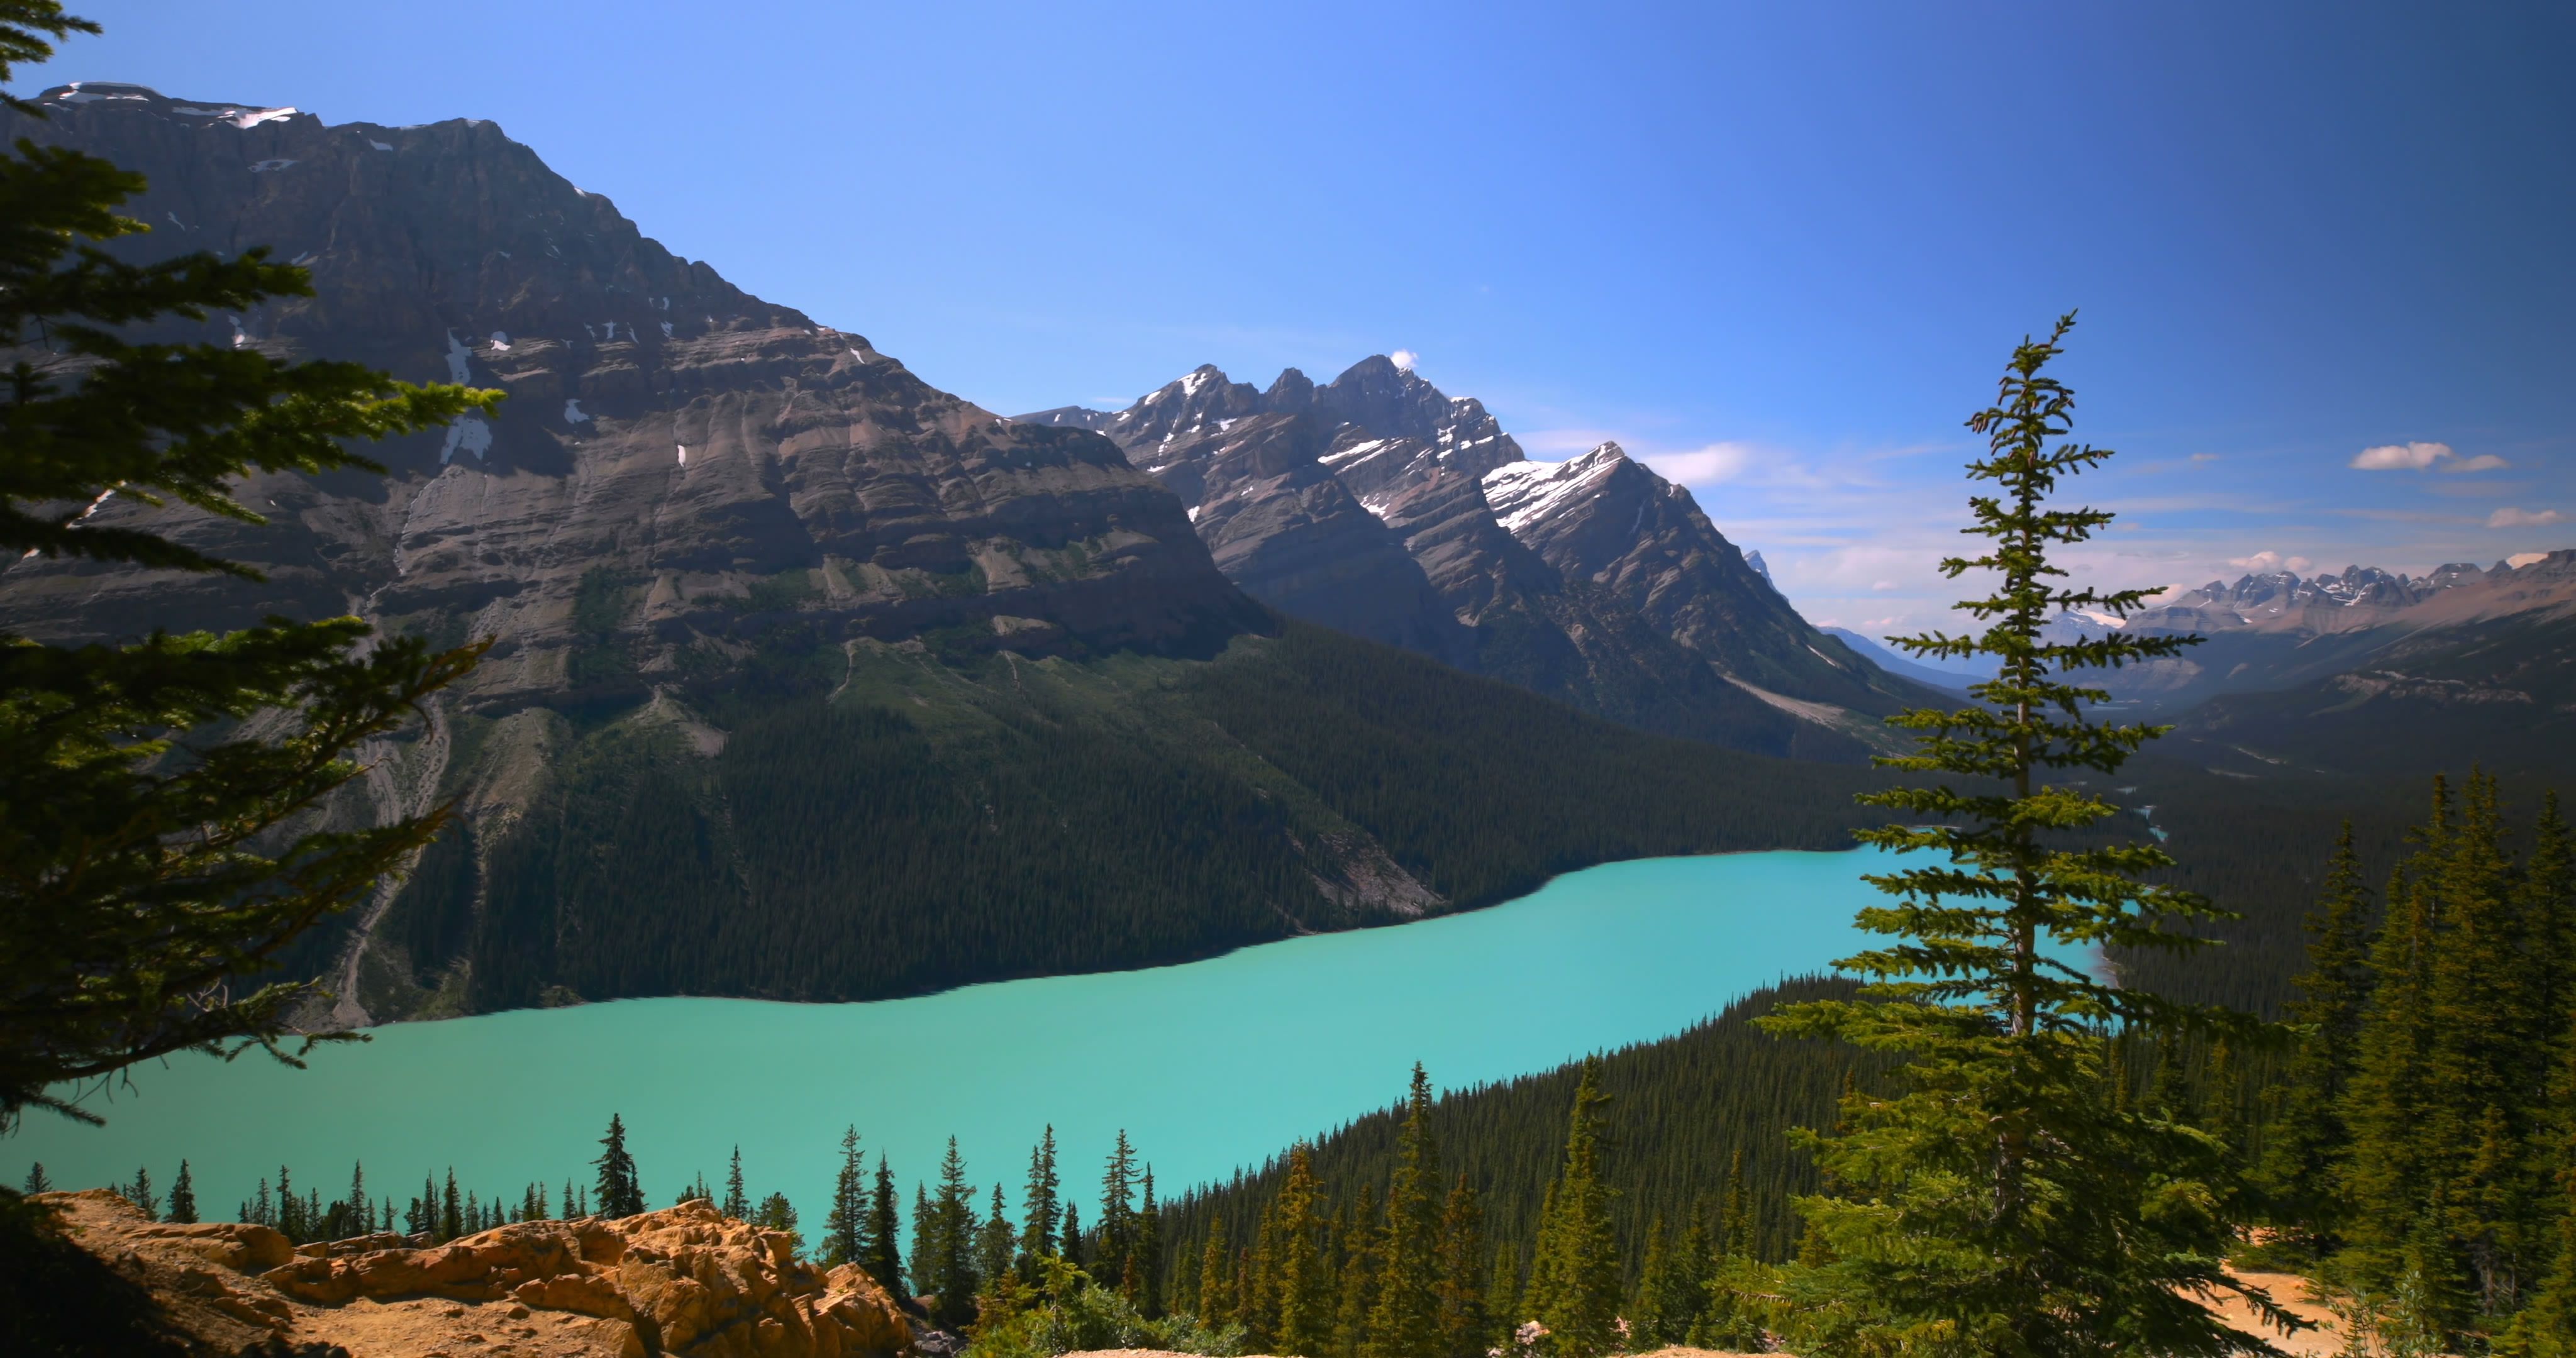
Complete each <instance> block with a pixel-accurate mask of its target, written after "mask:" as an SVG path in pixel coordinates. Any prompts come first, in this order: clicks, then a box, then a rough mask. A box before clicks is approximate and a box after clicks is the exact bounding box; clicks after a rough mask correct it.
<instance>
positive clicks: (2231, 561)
mask: <svg viewBox="0 0 2576 1358" xmlns="http://www.w3.org/2000/svg"><path fill="white" fill-rule="evenodd" d="M2227 564H2228V565H2231V566H2234V567H2235V568H2237V569H2238V570H2245V571H2261V572H2270V571H2283V570H2286V571H2296V572H2298V573H2300V574H2302V575H2304V574H2306V573H2307V569H2308V567H2310V566H2313V565H2315V564H2317V563H2315V562H2313V561H2310V560H2309V559H2307V558H2306V557H2304V556H2283V555H2281V554H2280V553H2279V552H2256V553H2255V554H2254V555H2252V556H2231V557H2229V558H2227Z"/></svg>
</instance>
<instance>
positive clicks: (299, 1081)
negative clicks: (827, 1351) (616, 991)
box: [0, 850, 1888, 1239]
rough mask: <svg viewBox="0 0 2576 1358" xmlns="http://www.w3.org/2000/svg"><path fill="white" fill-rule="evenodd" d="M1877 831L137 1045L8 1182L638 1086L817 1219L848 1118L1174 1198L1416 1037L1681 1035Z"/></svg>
mask: <svg viewBox="0 0 2576 1358" xmlns="http://www.w3.org/2000/svg"><path fill="white" fill-rule="evenodd" d="M1887 861H1888V860H1886V859H1885V858H1883V857H1882V856H1881V855H1879V854H1878V853H1877V852H1876V851H1874V850H1855V851H1851V852H1845V853H1791V852H1779V853H1756V854H1731V855H1720V856H1713V857H1698V858H1658V859H1644V860H1639V861H1634V862H1627V863H1612V864H1606V865H1603V866H1600V867H1595V868H1590V869H1586V870H1584V871H1581V872H1575V873H1569V874H1567V875H1565V876H1563V877H1559V878H1557V879H1555V880H1554V881H1551V882H1549V883H1548V884H1547V885H1546V886H1544V887H1542V888H1540V889H1539V890H1538V891H1536V892H1533V893H1532V894H1530V895H1528V896H1524V897H1521V898H1519V899H1517V900H1513V901H1510V902H1507V903H1504V904H1502V905H1497V906H1494V907H1491V908H1489V909H1485V910H1478V911H1471V912H1469V913H1466V914H1461V915H1455V916H1449V917H1446V918H1441V919H1434V920H1427V921H1423V922H1421V923H1416V924H1406V925H1401V926H1396V927H1391V928H1381V929H1369V930H1362V931H1357V932H1352V933H1340V934H1326V935H1318V936H1314V937H1307V938H1298V939H1291V940H1288V941H1285V942H1280V943H1271V944H1265V945H1263V946H1260V947H1253V948H1245V949H1242V950H1240V951H1237V952H1233V953H1229V954H1227V955H1225V956H1222V957H1216V958H1211V959H1208V960H1206V961H1200V962H1191V963H1186V964H1183V965H1178V966H1168V967H1155V968H1149V969H1146V970H1141V971H1123V972H1108V973H1101V974H1096V975H1087V976H1062V977H1047V978H1042V979H1037V980H1024V981H1006V982H999V983H995V984H990V985H978V986H969V987H966V988H964V989H960V990H953V991H948V992H945V993H942V994H937V995H927V996H922V997H919V998H914V999H903V1000H887V1001H881V1002H876V1003H869V1004H833V1005H806V1004H777V1003H769V1002H764V1001H754V1000H727V999H653V1000H624V1001H618V1002H614V1003H607V1004H593V1005H584V1006H578V1007H574V1008H568V1009H555V1010H534V1011H520V1012H514V1013H504V1014H491V1015H485V1016H481V1017H477V1018H469V1019H454V1020H448V1021H444V1022H436V1023H405V1024H392V1025H388V1026H386V1027H383V1028H379V1029H376V1030H374V1039H375V1040H374V1041H372V1042H368V1043H365V1044H344V1045H338V1046H333V1047H328V1048H324V1049H322V1050H319V1051H317V1052H315V1053H314V1054H313V1055H312V1056H311V1057H310V1058H309V1059H310V1069H307V1070H303V1071H297V1070H292V1069H288V1068H286V1067H283V1066H280V1065H278V1064H276V1063H274V1062H272V1061H269V1060H267V1059H266V1058H265V1057H263V1056H261V1055H259V1054H258V1053H256V1052H254V1053H251V1054H249V1055H245V1056H243V1057H242V1058H241V1059H239V1060H238V1061H236V1062H234V1063H232V1064H230V1065H228V1066H227V1065H223V1064H219V1063H217V1062H215V1061H214V1060H212V1059H211V1058H205V1057H198V1056H187V1057H182V1058H177V1059H173V1060H171V1061H169V1062H167V1063H166V1064H153V1065H147V1066H144V1067H141V1068H138V1069H136V1070H135V1071H134V1072H133V1073H132V1077H133V1078H132V1087H131V1088H128V1089H123V1090H119V1091H117V1092H116V1095H115V1097H114V1098H113V1100H112V1101H110V1100H93V1101H92V1103H91V1105H90V1106H91V1107H93V1108H94V1109H95V1110H96V1111H97V1112H99V1113H101V1114H104V1115H105V1116H106V1117H107V1119H108V1122H107V1125H106V1126H105V1127H83V1126H77V1125H74V1124H72V1123H69V1122H67V1121H65V1120H63V1119H61V1118H58V1117H54V1116H52V1115H50V1114H46V1113H41V1112H36V1113H30V1114H29V1115H28V1117H27V1119H26V1122H25V1125H24V1126H23V1127H22V1129H21V1130H20V1131H19V1133H18V1134H17V1135H15V1136H14V1137H8V1138H5V1139H0V1174H5V1175H6V1176H7V1179H8V1181H9V1182H10V1183H12V1184H13V1185H14V1184H15V1183H16V1182H17V1181H18V1180H19V1178H20V1177H21V1176H23V1175H24V1174H25V1173H26V1172H27V1165H28V1162H29V1161H42V1162H43V1163H44V1165H45V1167H46V1171H47V1173H48V1174H49V1175H50V1176H51V1177H52V1179H53V1180H54V1182H55V1184H56V1186H58V1187H63V1188H86V1187H96V1186H100V1185H104V1184H107V1183H109V1182H112V1181H118V1180H123V1179H128V1178H131V1177H132V1175H133V1173H134V1170H135V1167H136V1166H137V1165H143V1166H147V1167H149V1168H150V1170H151V1172H152V1179H153V1182H154V1184H155V1185H156V1186H157V1187H159V1188H160V1189H162V1190H164V1191H166V1189H167V1186H168V1184H169V1182H170V1179H171V1176H172V1175H173V1173H174V1172H175V1171H176V1170H177V1168H178V1164H179V1160H180V1158H181V1157H183V1156H184V1157H186V1158H187V1159H188V1160H189V1162H190V1165H191V1169H192V1173H193V1176H194V1181H195V1183H196V1186H197V1192H198V1197H199V1202H200V1211H201V1212H203V1213H204V1214H205V1215H206V1216H207V1217H208V1218H210V1219H211V1218H217V1217H220V1218H222V1219H226V1220H229V1219H230V1218H231V1217H232V1215H233V1211H234V1207H235V1204H236V1203H237V1202H238V1201H240V1200H241V1199H243V1198H245V1197H247V1196H249V1194H250V1193H251V1191H252V1187H253V1185H254V1183H255V1181H256V1180H257V1179H258V1178H259V1177H260V1176H263V1175H266V1176H270V1177H271V1178H272V1179H273V1178H274V1176H275V1174H276V1172H277V1167H278V1166H279V1165H280V1164H281V1163H283V1164H286V1165H290V1166H292V1167H293V1170H294V1175H295V1184H296V1187H297V1189H298V1190H299V1193H300V1191H301V1190H302V1189H304V1188H306V1187H308V1186H309V1187H313V1188H318V1189H320V1190H321V1193H322V1197H323V1200H324V1201H326V1202H327V1201H329V1200H331V1199H332V1198H334V1197H337V1196H341V1195H343V1194H344V1193H345V1192H346V1188H347V1185H348V1183H349V1173H350V1166H351V1162H352V1161H353V1160H361V1161H364V1163H365V1165H366V1172H367V1183H368V1186H369V1189H370V1196H373V1197H382V1196H388V1195H389V1196H391V1197H393V1198H394V1199H395V1201H396V1203H397V1205H400V1204H401V1203H402V1202H403V1201H404V1200H405V1199H407V1198H408V1197H409V1196H411V1195H413V1194H416V1193H418V1192H419V1191H420V1186H421V1181H422V1178H423V1177H424V1176H425V1175H440V1176H443V1175H444V1174H445V1173H446V1171H447V1170H448V1168H449V1167H450V1166H453V1167H454V1169H455V1171H456V1176H457V1182H458V1184H459V1187H460V1188H461V1189H464V1188H470V1189H473V1190H475V1191H476V1192H478V1193H482V1194H485V1195H487V1196H488V1195H490V1194H492V1193H494V1192H499V1193H501V1194H502V1195H504V1197H505V1199H506V1200H508V1201H511V1202H515V1201H517V1199H518V1195H519V1192H520V1190H521V1188H522V1187H523V1186H524V1185H525V1184H526V1183H528V1182H529V1181H531V1180H537V1179H542V1180H543V1181H545V1182H546V1183H547V1184H549V1185H550V1186H553V1187H554V1190H555V1191H560V1185H561V1184H562V1183H563V1181H564V1180H565V1179H566V1178H567V1177H570V1178H573V1179H575V1180H577V1181H579V1182H581V1183H583V1184H585V1185H586V1184H588V1183H589V1182H590V1179H591V1174H592V1171H591V1169H590V1167H589V1165H588V1163H587V1162H588V1161H589V1159H590V1158H591V1157H592V1156H594V1155H596V1154H598V1147H597V1145H596V1142H597V1139H598V1137H599V1135H600V1133H601V1131H602V1129H603V1128H604V1127H605V1126H606V1125H607V1122H608V1118H609V1114H610V1113H611V1112H612V1111H614V1112H616V1113H618V1114H620V1115H621V1116H622V1117H623V1118H624V1120H625V1124H626V1126H627V1128H628V1129H629V1146H630V1148H631V1150H632V1151H633V1153H634V1155H635V1158H636V1161H637V1163H638V1165H639V1167H640V1169H641V1171H642V1175H643V1179H644V1187H645V1193H646V1197H647V1198H648V1200H649V1201H650V1202H651V1204H652V1205H654V1206H667V1205H669V1203H670V1202H671V1200H672V1198H673V1197H674V1196H675V1192H676V1190H677V1189H679V1188H680V1187H681V1186H682V1185H683V1184H685V1183H686V1182H688V1181H689V1180H691V1179H692V1178H694V1177H695V1176H696V1175H698V1174H700V1173H703V1174H705V1176H706V1178H707V1181H708V1182H709V1183H710V1184H712V1185H715V1186H716V1187H717V1188H718V1190H719V1191H721V1189H722V1185H723V1180H724V1173H725V1166H726V1163H727V1157H728V1156H729V1155H730V1154H731V1152H732V1149H733V1147H734V1146H736V1145H737V1144H739V1145H740V1146H741V1148H742V1161H743V1172H744V1177H745V1180H746V1181H747V1184H748V1186H749V1188H750V1190H751V1192H752V1194H753V1195H754V1197H755V1198H757V1197H759V1196H761V1195H764V1194H767V1193H769V1192H771V1191H772V1190H783V1191H785V1192H786V1193H787V1195H788V1196H789V1198H790V1199H791V1200H792V1201H793V1202H794V1203H795V1204H796V1207H797V1210H798V1212H799V1214H800V1215H801V1216H802V1217H803V1224H804V1228H805V1231H806V1234H807V1236H808V1238H809V1239H810V1238H812V1237H813V1235H814V1234H815V1233H816V1231H817V1230H818V1229H819V1227H820V1225H821V1222H822V1217H823V1213H824V1211H825V1209H826V1207H827V1206H828V1195H829V1191H830V1186H831V1174H832V1171H833V1169H834V1167H835V1165H836V1164H837V1163H838V1149H837V1148H838V1144H839V1141H840V1137H841V1132H842V1128H843V1127H844V1126H847V1125H850V1124H856V1125H857V1127H858V1129H859V1134H860V1137H861V1140H862V1144H863V1146H864V1148H865V1150H866V1152H867V1154H868V1155H869V1157H870V1160H871V1164H873V1160H874V1157H875V1155H876V1154H877V1153H878V1152H880V1151H883V1152H885V1153H886V1154H887V1155H888V1157H889V1159H890V1162H891V1164H892V1166H893V1168H894V1171H895V1173H896V1175H897V1176H898V1178H899V1180H900V1181H901V1182H902V1183H903V1185H904V1192H905V1195H906V1197H907V1198H908V1197H909V1195H910V1185H911V1183H912V1181H913V1180H914V1179H916V1178H923V1179H926V1178H929V1177H931V1175H932V1174H933V1172H934V1171H935V1169H936V1167H937V1163H938V1158H939V1155H940V1153H941V1152H942V1150H943V1149H944V1147H945V1144H946V1139H947V1137H948V1136H949V1135H951V1134H952V1133H953V1134H955V1135H956V1136H957V1138H958V1142H959V1146H960V1149H961V1151H962V1152H963V1154H964V1155H965V1157H966V1165H967V1174H968V1177H969V1178H970V1179H973V1180H974V1181H976V1182H978V1183H982V1184H990V1183H992V1182H993V1181H994V1180H995V1179H996V1178H998V1179H1000V1181H1001V1182H1002V1183H1003V1185H1004V1187H1005V1191H1006V1192H1007V1194H1008V1195H1009V1198H1010V1200H1011V1202H1012V1203H1013V1204H1014V1206H1015V1207H1016V1204H1017V1202H1018V1198H1019V1184H1020V1181H1021V1178H1022V1176H1023V1174H1024V1172H1025V1169H1026V1167H1027V1164H1028V1156H1029V1149H1030V1147H1031V1146H1032V1145H1033V1144H1034V1143H1035V1142H1036V1141H1037V1139H1038V1135H1039V1132H1040V1130H1041V1128H1042V1127H1044V1126H1045V1125H1046V1124H1048V1123H1050V1122H1051V1123H1053V1124H1054V1126H1055V1129H1056V1138H1057V1143H1058V1145H1059V1147H1060V1148H1061V1154H1062V1164H1063V1170H1062V1172H1063V1174H1064V1178H1065V1183H1066V1185H1067V1189H1068V1191H1069V1192H1070V1193H1071V1194H1073V1195H1075V1196H1077V1197H1078V1198H1081V1199H1082V1200H1083V1205H1084V1207H1085V1215H1086V1216H1088V1215H1090V1211H1089V1208H1090V1202H1089V1198H1090V1197H1091V1196H1092V1194H1091V1191H1090V1187H1091V1185H1092V1184H1094V1183H1096V1182H1097V1180H1098V1177H1099V1168H1098V1167H1099V1165H1100V1162H1101V1160H1102V1158H1103V1157H1104V1156H1105V1155H1106V1154H1107V1152H1108V1149H1109V1146H1110V1143H1111V1139H1112V1137H1113V1136H1114V1135H1115V1134H1116V1133H1117V1131H1118V1130H1119V1129H1120V1128H1122V1127H1123V1128H1125V1129H1126V1131H1127V1133H1128V1136H1129V1137H1130V1139H1131V1140H1132V1141H1133V1142H1134V1143H1135V1145H1136V1147H1137V1149H1138V1150H1139V1152H1140V1153H1141V1154H1142V1155H1143V1157H1144V1158H1145V1159H1146V1160H1148V1161H1150V1162H1151V1163H1152V1165H1153V1166H1154V1170H1155V1177H1156V1181H1157V1183H1158V1186H1160V1187H1161V1189H1162V1190H1163V1192H1164V1193H1165V1194H1166V1195H1169V1194H1171V1193H1174V1192H1177V1191H1178V1190H1180V1189H1182V1188H1183V1187H1185V1186H1187V1185H1189V1184H1192V1183H1196V1182H1199V1181H1202V1180H1206V1179H1211V1178H1217V1177H1221V1176H1224V1175H1226V1174H1229V1173H1231V1172H1232V1171H1233V1170H1234V1169H1235V1168H1236V1167H1237V1166H1240V1165H1244V1164H1247V1163H1255V1162H1258V1161H1259V1160H1260V1159H1262V1158H1263V1157H1264V1156H1267V1155H1269V1154H1271V1153H1272V1152H1274V1151H1277V1150H1279V1149H1280V1148H1282V1147H1284V1146H1286V1145H1287V1144H1288V1143H1289V1142H1290V1141H1292V1140H1294V1139H1296V1138H1298V1137H1302V1136H1309V1135H1313V1134H1315V1133H1318V1132H1322V1131H1325V1130H1328V1129H1330V1128H1331V1127H1333V1126H1336V1125H1338V1124H1340V1123H1342V1122H1345V1121H1347V1120H1349V1119H1350V1118H1352V1117H1355V1116H1357V1115H1359V1114H1362V1113H1365V1112H1367V1111H1369V1110H1370V1109H1372V1108H1376V1107H1380V1106H1383V1105H1385V1104H1388V1103H1390V1102H1392V1101H1394V1100H1395V1099H1396V1098H1398V1097H1399V1096H1400V1095H1401V1094H1402V1093H1403V1090H1404V1084H1405V1080H1406V1077H1407V1074H1408V1072H1409V1071H1410V1069H1411V1067H1412V1064H1413V1062H1415V1061H1416V1060H1420V1061H1422V1062H1423V1063H1425V1065H1426V1066H1427V1067H1428V1068H1429V1070H1430V1073H1431V1076H1432V1079H1433V1081H1434V1082H1435V1083H1436V1084H1438V1085H1439V1086H1440V1087H1442V1088H1459V1087H1464V1086H1468V1085H1473V1084H1477V1083H1480V1082H1483V1081H1489V1080H1497V1079H1507V1078H1509V1077H1511V1076H1514V1075H1519V1074H1524V1073H1527V1072H1530V1071H1536V1070H1542V1069H1545V1068H1547V1067H1550V1066H1553V1065H1556V1064H1558V1063H1559V1062H1562V1061H1565V1060H1568V1059H1570V1058H1574V1057H1578V1056H1580V1055H1582V1054H1583V1053H1585V1052H1589V1051H1596V1050H1603V1049H1608V1048H1612V1047H1617V1046H1622V1045H1625V1044H1628V1043H1631V1042H1637V1041H1642V1040H1647V1039H1652V1038H1657V1037H1662V1036H1665V1035H1667V1034H1670V1033H1674V1032H1677V1031H1679V1030H1681V1029H1683V1028H1686V1027H1688V1026H1689V1025H1691V1024H1692V1023H1695V1022H1697V1021H1698V1020H1700V1019H1702V1018H1704V1017H1706V1016H1708V1015H1710V1014H1712V1013H1714V1012H1716V1011H1717V1010H1718V1009H1720V1008H1722V1007H1724V1006H1725V1005H1726V1003H1727V1002H1728V1001H1730V1000H1733V999H1735V998H1737V997H1738V996H1741V995H1743V994H1744V993H1745V992H1747V991H1749V990H1752V989H1754V988H1756V987H1759V986H1762V985H1765V984H1767V983H1769V982H1771V981H1774V980H1777V979H1779V978H1781V977H1784V976H1791V975H1798V974H1803V973H1809V972H1815V971H1820V970H1823V969H1824V968H1825V967H1826V966H1827V964H1828V963H1830V962H1831V961H1832V959H1834V958H1837V957H1841V956H1846V955H1848V954H1850V953H1851V952H1853V951H1856V950H1857V948H1858V947H1859V946H1860V945H1861V942H1862V938H1863V936H1862V935H1860V934H1859V933H1858V932H1857V931H1856V930H1855V929H1854V928H1853V927H1852V923H1851V920H1852V912H1853V911H1854V910H1855V909H1856V908H1858V907H1859V906H1860V905H1862V904H1864V903H1865V902H1867V901H1869V900H1871V899H1873V898H1875V897H1876V896H1877V893H1876V892H1875V891H1874V890H1872V889H1871V888H1870V887H1869V886H1868V885H1867V884H1865V883H1863V882H1862V881H1860V874H1861V873H1862V872H1864V871H1867V870H1870V869H1871V868H1873V867H1880V866H1884V865H1885V864H1886V863H1887Z"/></svg>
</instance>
